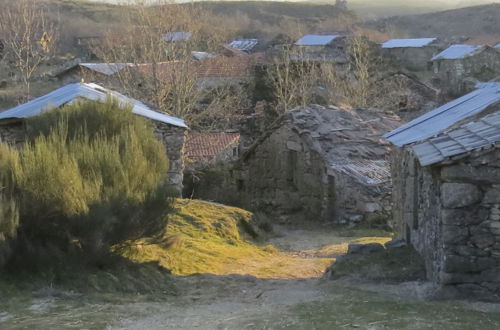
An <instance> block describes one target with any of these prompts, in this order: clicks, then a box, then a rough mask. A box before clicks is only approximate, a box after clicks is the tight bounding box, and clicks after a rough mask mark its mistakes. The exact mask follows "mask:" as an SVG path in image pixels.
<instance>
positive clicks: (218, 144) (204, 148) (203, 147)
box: [185, 132, 240, 160]
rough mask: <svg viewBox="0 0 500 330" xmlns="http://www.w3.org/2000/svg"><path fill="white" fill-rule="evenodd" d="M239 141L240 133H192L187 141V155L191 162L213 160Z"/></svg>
mask: <svg viewBox="0 0 500 330" xmlns="http://www.w3.org/2000/svg"><path fill="white" fill-rule="evenodd" d="M239 140H240V134H239V133H199V132H190V133H189V135H188V137H187V140H186V153H185V155H186V157H187V158H188V159H191V160H202V159H213V158H215V157H217V156H219V155H220V154H221V153H222V152H223V151H225V150H227V148H229V147H231V146H233V145H235V144H236V143H238V142H239Z"/></svg>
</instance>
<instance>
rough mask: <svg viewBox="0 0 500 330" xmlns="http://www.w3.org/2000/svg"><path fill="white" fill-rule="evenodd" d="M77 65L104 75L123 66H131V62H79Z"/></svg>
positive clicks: (112, 72)
mask: <svg viewBox="0 0 500 330" xmlns="http://www.w3.org/2000/svg"><path fill="white" fill-rule="evenodd" d="M79 65H80V66H83V67H85V68H87V69H89V70H92V71H96V72H99V73H102V74H104V75H106V76H111V75H114V74H115V73H117V72H118V71H120V70H122V69H123V68H126V67H127V66H132V64H131V63H80V64H79Z"/></svg>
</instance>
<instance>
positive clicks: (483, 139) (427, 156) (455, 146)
mask: <svg viewBox="0 0 500 330" xmlns="http://www.w3.org/2000/svg"><path fill="white" fill-rule="evenodd" d="M499 141H500V111H498V112H496V113H493V114H490V115H487V116H484V117H482V118H480V119H479V120H477V121H473V122H469V123H467V124H464V125H461V126H460V127H458V128H456V129H453V130H451V131H449V132H446V133H443V134H441V135H439V136H438V137H435V138H432V139H429V140H427V141H425V142H423V143H420V144H417V145H415V146H413V151H414V152H415V155H416V156H417V157H418V159H419V161H420V164H421V165H422V166H427V165H432V164H435V163H439V162H442V161H443V160H445V159H447V158H450V157H454V156H458V155H461V154H465V153H468V152H470V151H474V150H477V149H482V148H488V147H492V146H493V145H494V144H495V143H496V142H499Z"/></svg>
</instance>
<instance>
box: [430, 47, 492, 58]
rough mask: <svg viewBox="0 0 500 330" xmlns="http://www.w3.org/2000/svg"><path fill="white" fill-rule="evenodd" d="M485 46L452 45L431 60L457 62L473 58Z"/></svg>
mask: <svg viewBox="0 0 500 330" xmlns="http://www.w3.org/2000/svg"><path fill="white" fill-rule="evenodd" d="M483 47H484V46H472V45H452V46H450V47H448V48H446V49H445V50H443V51H442V52H441V53H439V54H437V55H435V56H434V57H433V58H432V59H431V60H432V61H435V60H456V59H459V58H464V57H467V56H471V55H472V54H474V53H475V52H476V51H478V50H480V49H481V48H483Z"/></svg>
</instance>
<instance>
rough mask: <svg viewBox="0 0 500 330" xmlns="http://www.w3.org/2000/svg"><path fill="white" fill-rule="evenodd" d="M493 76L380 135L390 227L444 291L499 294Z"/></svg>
mask: <svg viewBox="0 0 500 330" xmlns="http://www.w3.org/2000/svg"><path fill="white" fill-rule="evenodd" d="M499 124H500V84H498V85H497V86H496V88H495V86H493V85H490V87H485V88H483V89H480V90H478V91H475V92H473V93H470V94H468V95H466V96H464V97H462V98H461V99H459V100H456V101H454V102H452V103H450V104H447V105H445V106H443V107H441V108H438V109H436V110H434V111H432V112H431V113H428V114H427V115H424V116H422V117H420V118H417V119H416V120H414V121H412V122H410V123H408V124H407V125H405V126H403V127H401V128H399V129H397V130H395V131H393V132H391V133H388V134H387V135H386V137H387V138H388V139H389V140H390V141H391V142H393V143H394V144H395V145H396V146H398V147H399V148H396V149H395V150H394V152H393V153H392V156H391V158H392V159H391V160H392V162H391V163H392V179H393V187H394V188H393V194H392V197H393V201H394V203H393V228H394V229H395V231H396V233H397V235H398V236H399V237H400V238H404V239H406V241H407V242H408V243H411V244H412V245H413V246H414V247H415V249H416V250H417V251H418V252H419V253H420V254H421V255H422V257H423V258H424V260H425V264H426V270H427V277H428V279H429V280H431V281H433V282H435V283H436V284H438V285H439V286H441V288H442V289H443V291H444V292H448V293H449V292H451V293H453V294H456V293H459V294H463V295H468V296H470V295H475V296H478V297H480V298H483V299H497V298H499V296H498V294H500V152H499V150H498V149H497V146H498V142H500V128H499V127H500V125H499Z"/></svg>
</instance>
